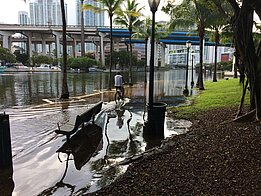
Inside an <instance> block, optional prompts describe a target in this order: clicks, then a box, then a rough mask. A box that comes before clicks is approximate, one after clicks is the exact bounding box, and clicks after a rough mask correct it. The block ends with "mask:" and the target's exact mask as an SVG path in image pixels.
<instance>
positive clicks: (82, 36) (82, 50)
mask: <svg viewBox="0 0 261 196" xmlns="http://www.w3.org/2000/svg"><path fill="white" fill-rule="evenodd" d="M82 6H83V0H81V7H82ZM84 42H85V40H84V18H83V10H81V56H82V57H84V55H85V44H84Z"/></svg>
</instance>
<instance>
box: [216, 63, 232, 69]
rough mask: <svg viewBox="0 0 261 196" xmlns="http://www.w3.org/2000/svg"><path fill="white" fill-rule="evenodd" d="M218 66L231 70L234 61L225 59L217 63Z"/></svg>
mask: <svg viewBox="0 0 261 196" xmlns="http://www.w3.org/2000/svg"><path fill="white" fill-rule="evenodd" d="M217 67H218V69H219V70H221V71H231V70H232V61H224V62H219V63H217Z"/></svg>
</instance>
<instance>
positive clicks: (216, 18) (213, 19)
mask: <svg viewBox="0 0 261 196" xmlns="http://www.w3.org/2000/svg"><path fill="white" fill-rule="evenodd" d="M223 3H224V5H226V6H223V5H221V6H223V7H226V8H227V9H229V8H230V6H229V5H227V2H223ZM207 6H208V7H209V8H210V9H211V10H212V14H211V15H210V16H209V21H210V28H211V29H212V30H213V31H214V32H213V33H212V35H213V36H214V41H215V56H214V74H213V82H217V49H218V45H219V43H220V39H221V33H220V32H224V30H225V29H228V28H227V27H228V23H229V21H228V18H227V17H226V13H228V12H229V11H228V10H227V11H226V13H221V12H219V11H218V10H217V9H216V7H215V5H214V4H212V3H211V2H209V3H208V4H207Z"/></svg>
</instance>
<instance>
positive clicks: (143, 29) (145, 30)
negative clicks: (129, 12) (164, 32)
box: [133, 17, 152, 83]
mask: <svg viewBox="0 0 261 196" xmlns="http://www.w3.org/2000/svg"><path fill="white" fill-rule="evenodd" d="M151 23H152V21H151V18H150V17H146V18H145V20H143V21H142V25H141V26H140V27H139V28H135V29H134V31H135V33H134V34H133V36H134V37H135V38H143V39H144V41H145V65H144V74H145V76H144V82H145V83H147V77H146V76H147V65H148V54H147V53H148V40H149V37H150V36H151Z"/></svg>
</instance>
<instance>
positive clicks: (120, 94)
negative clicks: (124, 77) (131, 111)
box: [114, 87, 124, 104]
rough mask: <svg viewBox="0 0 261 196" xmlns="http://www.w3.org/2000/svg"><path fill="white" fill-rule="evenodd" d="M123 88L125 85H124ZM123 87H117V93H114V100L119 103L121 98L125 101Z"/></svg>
mask: <svg viewBox="0 0 261 196" xmlns="http://www.w3.org/2000/svg"><path fill="white" fill-rule="evenodd" d="M122 88H123V87H122ZM122 88H116V92H115V95H114V100H115V103H116V104H117V103H119V102H120V100H122V101H124V98H123V94H124V93H123V89H122Z"/></svg>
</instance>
